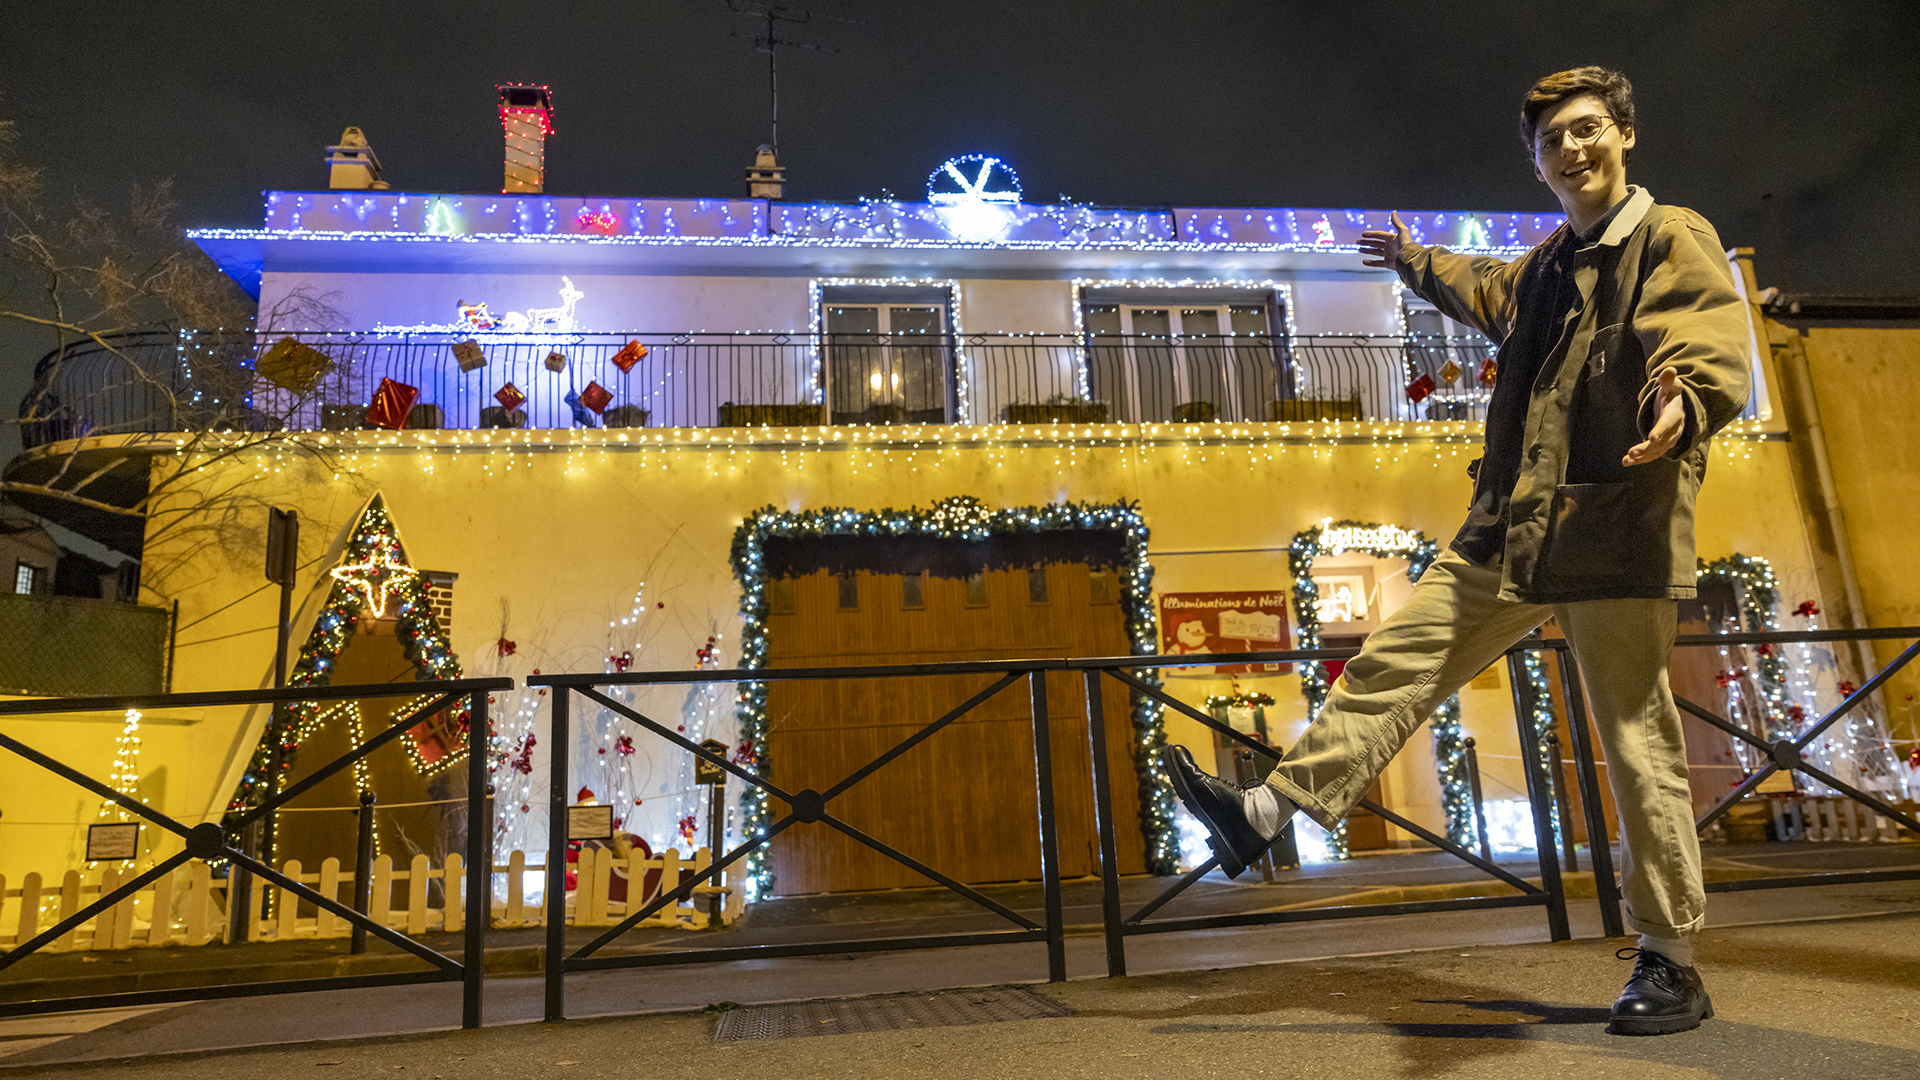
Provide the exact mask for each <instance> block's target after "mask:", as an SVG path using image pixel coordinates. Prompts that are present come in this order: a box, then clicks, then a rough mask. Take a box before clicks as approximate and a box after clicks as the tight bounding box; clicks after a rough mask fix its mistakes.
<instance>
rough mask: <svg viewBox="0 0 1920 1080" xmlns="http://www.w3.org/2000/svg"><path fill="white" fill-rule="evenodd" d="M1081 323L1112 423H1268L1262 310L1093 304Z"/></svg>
mask: <svg viewBox="0 0 1920 1080" xmlns="http://www.w3.org/2000/svg"><path fill="white" fill-rule="evenodd" d="M1084 318H1085V325H1086V329H1087V381H1088V384H1089V385H1090V387H1091V388H1092V390H1093V395H1094V398H1095V400H1097V401H1103V402H1107V403H1109V405H1110V406H1111V411H1112V414H1113V416H1114V418H1115V419H1117V420H1120V421H1122V422H1125V423H1133V424H1152V423H1166V422H1169V421H1171V422H1175V423H1180V422H1206V421H1213V420H1228V421H1238V420H1246V419H1265V418H1266V417H1265V401H1266V400H1267V399H1268V398H1270V397H1271V396H1272V394H1273V387H1274V368H1273V352H1272V343H1271V339H1270V338H1268V337H1266V336H1265V335H1267V333H1268V326H1267V314H1266V309H1265V308H1263V307H1261V306H1260V305H1257V304H1221V305H1209V306H1184V305H1154V306H1147V305H1142V304H1091V305H1088V307H1087V308H1086V311H1085V313H1084ZM1249 339H1251V340H1249Z"/></svg>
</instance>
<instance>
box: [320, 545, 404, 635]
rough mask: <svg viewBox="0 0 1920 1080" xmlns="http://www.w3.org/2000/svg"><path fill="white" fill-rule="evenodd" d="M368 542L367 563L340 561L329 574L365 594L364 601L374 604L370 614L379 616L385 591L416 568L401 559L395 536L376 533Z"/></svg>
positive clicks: (384, 606) (383, 609)
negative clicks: (370, 549) (369, 549)
mask: <svg viewBox="0 0 1920 1080" xmlns="http://www.w3.org/2000/svg"><path fill="white" fill-rule="evenodd" d="M367 542H368V545H369V546H370V547H372V549H373V550H372V551H371V552H369V553H368V555H367V561H366V562H362V563H343V564H341V565H339V566H336V567H334V568H333V569H332V570H330V571H328V573H330V574H332V575H333V577H334V580H336V581H341V582H344V583H346V584H347V585H349V586H351V587H353V588H356V589H359V590H360V591H361V592H362V593H365V594H366V597H367V603H368V604H370V605H372V607H373V617H374V618H376V619H378V618H382V617H383V616H385V615H386V613H387V594H388V593H389V592H391V591H394V590H397V589H399V588H400V587H401V586H402V585H404V584H405V583H406V582H407V581H408V579H410V578H412V577H413V576H414V574H415V573H417V571H415V570H414V568H413V567H411V566H408V565H407V564H406V563H404V562H401V561H400V558H399V551H398V548H399V541H398V540H396V539H395V538H394V537H392V536H390V535H387V534H382V533H376V534H374V535H373V536H372V537H370V538H369V539H368V541H367Z"/></svg>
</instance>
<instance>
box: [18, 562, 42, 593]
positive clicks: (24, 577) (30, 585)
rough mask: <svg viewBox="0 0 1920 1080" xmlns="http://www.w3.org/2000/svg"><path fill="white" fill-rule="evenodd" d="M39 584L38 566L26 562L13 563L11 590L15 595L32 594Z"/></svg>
mask: <svg viewBox="0 0 1920 1080" xmlns="http://www.w3.org/2000/svg"><path fill="white" fill-rule="evenodd" d="M39 584H40V568H39V567H37V566H33V565H30V564H28V563H15V564H13V591H14V594H15V595H17V596H32V595H33V594H34V593H35V592H36V591H38V590H37V587H38V586H39Z"/></svg>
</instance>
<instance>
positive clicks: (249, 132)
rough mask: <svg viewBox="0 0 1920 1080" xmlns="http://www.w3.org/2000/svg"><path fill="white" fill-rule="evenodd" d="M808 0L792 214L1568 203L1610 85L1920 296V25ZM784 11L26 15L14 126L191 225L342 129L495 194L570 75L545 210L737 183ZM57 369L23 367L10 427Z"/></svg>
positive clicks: (1493, 1) (62, 174) (87, 172)
mask: <svg viewBox="0 0 1920 1080" xmlns="http://www.w3.org/2000/svg"><path fill="white" fill-rule="evenodd" d="M797 3H798V4H800V5H804V6H806V7H807V8H808V9H809V10H811V11H812V12H814V13H815V19H814V21H813V22H811V23H810V24H808V25H803V26H794V25H791V24H782V26H781V32H782V33H783V34H785V35H787V36H790V37H792V38H795V39H798V40H800V41H803V42H806V43H807V44H809V45H813V46H819V47H821V48H820V49H806V48H794V49H785V50H782V54H781V57H780V61H781V70H780V77H781V85H782V91H783V92H782V97H781V111H782V115H781V151H782V152H781V158H782V163H783V164H785V165H786V166H787V167H788V169H789V177H790V184H789V187H788V192H787V194H788V196H789V197H790V198H793V199H798V200H855V199H858V198H861V197H863V196H865V197H880V196H882V195H884V194H887V193H889V192H890V193H892V194H893V195H896V196H898V197H901V198H905V199H913V200H918V199H920V198H923V197H924V194H925V190H926V189H925V184H926V177H927V174H928V173H929V172H930V171H931V170H932V169H933V168H934V167H935V166H937V165H938V164H939V163H940V162H941V161H943V160H945V159H946V158H948V157H952V156H955V155H959V154H964V153H969V152H983V153H990V154H994V155H997V156H999V157H1001V158H1003V159H1005V160H1006V161H1007V162H1008V163H1010V164H1011V165H1012V166H1013V167H1014V168H1015V169H1016V170H1018V172H1019V175H1020V178H1021V184H1022V188H1023V190H1024V193H1025V196H1026V198H1027V200H1028V201H1030V202H1051V201H1054V200H1055V199H1057V198H1058V197H1059V196H1061V195H1066V196H1068V197H1071V198H1072V199H1074V200H1076V201H1079V202H1087V203H1094V204H1104V205H1124V206H1152V205H1169V204H1171V205H1186V206H1208V205H1215V206H1328V207H1357V208H1368V209H1386V208H1394V207H1409V208H1427V209H1475V210H1489V211H1506V210H1555V209H1557V206H1556V204H1555V203H1554V201H1553V199H1552V197H1551V195H1550V194H1549V192H1548V191H1547V189H1546V187H1545V185H1543V184H1541V183H1540V182H1538V181H1537V180H1536V179H1535V178H1534V177H1533V175H1532V171H1531V167H1530V164H1529V162H1528V160H1527V158H1526V156H1525V153H1524V151H1523V149H1522V148H1521V145H1520V143H1519V140H1518V138H1517V136H1516V135H1515V133H1514V131H1515V117H1516V114H1517V108H1518V102H1519V98H1520V95H1521V93H1522V92H1523V91H1524V90H1525V89H1526V87H1527V86H1528V85H1529V84H1530V83H1531V82H1532V81H1533V80H1534V79H1535V78H1537V77H1538V76H1540V75H1542V74H1545V73H1547V72H1550V71H1553V70H1556V69H1560V68H1564V67H1569V66H1573V65H1577V64H1582V63H1599V64H1605V65H1608V66H1613V67H1618V68H1620V69H1622V70H1624V71H1625V72H1626V73H1627V74H1628V75H1629V76H1630V77H1631V78H1632V79H1633V82H1634V85H1635V87H1636V90H1637V92H1638V102H1639V110H1640V125H1639V145H1638V149H1637V150H1636V151H1635V157H1634V160H1633V163H1632V165H1631V167H1630V169H1629V176H1630V178H1631V179H1632V180H1633V181H1635V182H1637V183H1641V184H1644V185H1646V186H1647V187H1648V188H1650V189H1651V190H1652V191H1653V193H1654V194H1655V196H1656V197H1657V198H1659V199H1661V200H1662V201H1665V202H1672V203H1679V204H1682V205H1686V206H1691V207H1693V208H1694V209H1696V210H1699V211H1700V212H1702V213H1703V214H1705V215H1706V216H1707V218H1708V219H1709V220H1711V221H1712V222H1713V223H1714V224H1715V225H1716V226H1717V227H1718V229H1719V230H1720V234H1721V237H1722V238H1723V239H1724V240H1725V241H1726V242H1727V243H1728V244H1729V245H1751V246H1754V247H1756V248H1758V249H1759V260H1758V261H1759V272H1760V279H1761V284H1762V285H1763V286H1764V285H1790V286H1792V287H1794V288H1796V289H1798V290H1802V291H1828V292H1862V293H1895V294H1907V295H1912V294H1916V293H1920V269H1916V267H1915V264H1914V259H1913V257H1912V256H1911V254H1910V253H1909V251H1908V249H1910V248H1911V247H1912V246H1913V244H1912V240H1911V235H1912V232H1913V227H1914V221H1915V217H1916V215H1915V209H1916V205H1915V204H1916V201H1917V200H1916V191H1917V190H1920V182H1917V181H1916V177H1920V50H1916V49H1915V48H1914V47H1913V43H1914V42H1916V41H1920V4H1914V3H1911V2H1899V0H1894V2H1886V3H1845V2H1840V3H1808V2H1797V3H1787V2H1769V0H1689V2H1665V3H1662V2H1654V0H1643V2H1633V3H1602V2H1598V0H1595V2H1590V3H1584V4H1553V3H1546V2H1528V3H1516V2H1507V0H1479V2H1476V3H1473V4H1464V3H1440V2H1419V3H1412V2H1409V3H1340V2H1316V3H1304V2H1302V3H1258V2H1251V0H1247V2H1239V3H1227V2H1218V0H1186V2H1184V3H1179V4H1174V3H1167V2H1164V0H1160V2H1152V0H1106V2H1102V3H1078V2H1052V0H1025V2H1014V3H1008V2H1000V0H967V2H958V0H917V2H914V3H884V2H881V0H797ZM828 15H832V16H840V17H844V18H846V19H853V20H858V21H857V22H845V21H835V20H832V19H828V18H825V17H824V16H828ZM761 25H762V24H761V23H759V22H758V21H757V20H754V19H751V18H747V17H743V16H739V15H735V14H732V13H730V12H729V10H728V5H727V2H726V0H634V2H629V3H596V2H582V0H576V2H573V3H567V4H538V3H527V2H522V3H513V4H503V3H493V2H484V3H483V2H475V3H461V4H433V3H404V4H394V3H361V2H354V3H348V2H338V0H335V2H327V0H321V2H317V3H311V4H302V5H291V4H258V3H229V2H207V3H192V4H157V3H147V4H131V3H88V2H76V0H62V2H60V3H39V4H28V3H17V4H12V5H9V8H8V10H7V12H6V14H5V20H4V26H3V27H0V95H4V96H3V97H0V111H4V113H5V114H6V115H9V116H11V117H12V118H13V119H15V120H16V121H18V123H19V125H20V135H21V139H20V143H19V145H18V147H17V151H18V153H19V155H20V156H21V157H22V158H24V159H26V160H28V161H31V162H35V163H38V164H41V165H44V166H45V167H46V168H47V170H48V171H47V177H46V178H47V181H48V188H49V191H50V193H51V194H53V195H55V196H59V195H63V194H65V193H69V192H81V193H85V194H87V195H89V196H91V197H93V198H95V199H97V200H99V201H101V202H104V203H108V204H110V205H115V206H119V205H122V204H124V202H125V193H126V191H127V189H128V186H129V184H131V183H132V182H133V181H134V180H136V179H143V180H144V179H154V178H160V177H171V178H172V179H173V181H174V183H175V185H176V191H177V195H178V198H179V200H180V204H181V207H180V220H181V222H182V223H183V224H184V225H189V226H202V225H207V226H258V225H259V224H260V194H259V193H260V192H261V191H263V190H266V189H311V188H321V187H324V186H325V185H326V170H325V168H324V166H323V165H322V160H321V159H322V154H323V150H322V148H323V147H324V146H325V145H326V144H328V143H332V142H335V141H337V140H338V138H339V136H340V133H341V129H343V128H344V127H346V126H348V125H354V126H357V127H359V128H361V129H362V130H363V131H365V132H366V134H367V136H368V138H369V140H370V141H371V143H372V144H373V147H374V150H375V151H376V152H377V153H378V154H379V155H380V159H381V162H382V163H383V165H384V166H385V167H386V177H387V179H388V181H389V182H390V183H391V184H392V185H393V187H394V188H395V189H396V190H408V191H432V192H466V191H489V190H491V191H497V190H499V185H500V172H501V167H500V146H501V132H500V126H499V122H498V119H497V117H496V114H495V99H496V94H495V90H494V85H495V84H496V83H498V82H506V81H527V82H540V83H547V84H550V85H551V86H552V87H553V93H554V104H555V121H554V122H555V134H554V136H553V138H552V139H550V140H549V142H548V156H547V167H548V187H547V190H548V191H549V192H552V193H560V194H594V195H609V196H615V195H651V196H737V195H743V194H744V188H743V184H742V170H743V169H744V168H745V167H746V166H747V165H748V164H750V163H751V160H752V155H753V150H754V147H755V146H757V145H758V144H760V143H762V142H765V141H767V139H768V130H767V120H768V116H767V112H768V109H767V70H766V58H765V56H764V55H763V54H761V53H758V52H755V51H754V48H753V42H752V37H753V35H754V34H756V33H757V32H759V30H760V28H761ZM736 35H737V36H736ZM823 49H832V50H837V51H832V52H829V51H821V50H823ZM1769 192H1771V193H1773V194H1774V195H1775V196H1776V203H1777V204H1778V215H1777V223H1770V221H1769V219H1768V217H1767V215H1765V214H1763V212H1762V208H1761V207H1762V203H1761V196H1762V195H1763V194H1765V193H1769ZM1783 237H1784V241H1785V244H1784V254H1785V256H1786V258H1783V257H1782V255H1783V250H1782V247H1783V245H1782V243H1781V240H1782V238H1783ZM30 362H31V361H30V359H27V360H23V359H22V358H21V357H19V356H17V355H16V356H8V357H6V358H5V359H4V365H5V368H6V369H7V370H6V372H5V374H4V376H0V393H4V395H5V397H6V400H7V403H8V404H9V405H10V404H11V401H12V400H14V399H15V398H17V393H16V392H14V391H12V389H11V387H12V385H13V384H15V383H16V382H17V381H18V378H19V375H18V369H19V368H20V367H21V366H22V365H23V364H26V363H30ZM11 411H12V409H11V408H8V409H7V412H9V413H10V412H11Z"/></svg>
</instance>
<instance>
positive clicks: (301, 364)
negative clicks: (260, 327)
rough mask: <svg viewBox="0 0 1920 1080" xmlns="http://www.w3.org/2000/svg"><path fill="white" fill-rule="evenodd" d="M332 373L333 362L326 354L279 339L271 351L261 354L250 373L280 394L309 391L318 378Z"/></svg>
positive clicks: (293, 341) (295, 342)
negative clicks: (270, 384) (276, 389)
mask: <svg viewBox="0 0 1920 1080" xmlns="http://www.w3.org/2000/svg"><path fill="white" fill-rule="evenodd" d="M332 369H333V361H332V360H329V359H327V354H326V353H323V352H321V351H320V350H319V349H316V348H314V347H312V346H311V345H302V344H300V343H299V342H298V341H295V340H293V339H292V338H290V337H283V338H281V339H280V340H279V341H276V342H274V343H273V347H272V348H270V349H268V350H267V351H266V352H264V353H262V354H261V356H260V360H259V362H258V363H256V364H255V365H254V370H255V371H258V372H259V373H260V377H261V378H263V379H265V380H267V381H268V382H270V383H272V384H273V385H275V386H277V387H279V388H280V389H282V390H291V391H293V392H294V393H296V394H304V393H306V392H307V391H309V390H312V389H313V384H314V383H315V382H317V381H319V379H320V376H322V375H325V374H326V373H327V372H328V371H330V370H332Z"/></svg>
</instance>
